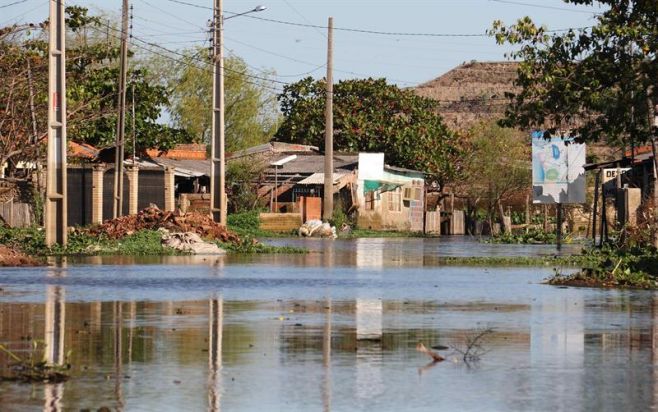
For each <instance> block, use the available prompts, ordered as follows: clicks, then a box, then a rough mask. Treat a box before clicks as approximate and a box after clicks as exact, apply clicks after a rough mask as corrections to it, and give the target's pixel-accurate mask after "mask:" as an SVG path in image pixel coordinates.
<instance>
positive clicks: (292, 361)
mask: <svg viewBox="0 0 658 412" xmlns="http://www.w3.org/2000/svg"><path fill="white" fill-rule="evenodd" d="M273 242H276V243H281V242H286V243H287V244H293V243H294V244H296V245H297V244H298V242H300V241H297V240H276V241H273ZM304 245H306V246H307V247H309V248H311V249H315V250H320V249H321V250H322V251H323V252H322V253H310V254H308V255H277V256H274V255H269V256H251V257H248V258H244V257H242V258H239V257H231V256H229V257H223V258H205V259H204V258H200V257H196V258H195V257H169V258H157V259H153V258H151V259H148V258H146V259H121V258H102V259H100V258H92V259H87V260H82V261H77V262H73V261H68V262H62V263H60V264H59V265H57V266H53V267H50V268H36V269H35V268H15V269H2V270H1V271H0V288H2V290H1V291H0V343H1V344H4V345H5V346H7V347H9V348H10V349H11V350H12V351H14V352H15V353H17V354H19V355H20V356H25V355H26V354H27V353H28V351H29V348H30V346H31V343H30V342H31V341H32V340H35V339H36V340H43V341H45V342H47V343H48V344H49V345H48V347H47V350H46V355H47V356H48V357H49V358H50V359H52V360H61V359H64V358H65V357H66V356H67V355H68V359H69V361H70V363H71V365H72V369H71V375H72V378H71V379H70V380H69V381H68V382H66V383H63V384H52V385H44V384H18V383H9V382H4V383H0V410H2V411H31V410H48V411H49V410H76V411H77V410H84V409H86V410H97V409H99V408H101V407H107V408H110V409H111V410H130V411H133V410H138V411H142V410H143V411H188V410H190V411H195V410H213V411H219V410H225V411H315V410H318V411H320V410H322V411H330V410H332V411H351V410H368V411H371V410H374V411H411V410H418V411H423V410H428V411H430V410H431V411H436V410H445V411H470V410H473V411H481V410H500V411H510V410H520V411H526V410H533V411H553V410H611V411H618V410H633V411H636V410H651V409H656V404H657V399H656V397H657V394H658V366H657V365H656V364H657V363H658V357H657V355H658V351H657V348H658V329H657V326H658V324H657V316H658V299H657V296H656V295H655V294H654V293H653V292H646V291H614V290H598V289H579V288H557V287H552V286H546V285H542V284H541V281H542V280H543V279H544V278H546V277H547V276H549V275H550V274H551V272H552V270H551V268H547V267H537V268H482V267H451V266H441V265H438V264H437V263H436V257H437V256H442V255H466V256H483V255H487V254H494V255H499V254H504V255H523V254H552V253H554V252H553V250H551V249H550V248H547V247H543V246H538V247H527V246H509V245H508V246H503V245H482V244H480V243H477V242H473V241H468V240H464V239H452V240H446V239H440V240H437V239H359V240H352V241H335V242H331V241H306V242H305V243H304ZM574 250H575V249H574ZM432 257H434V259H432ZM486 328H491V329H492V332H491V333H490V334H487V335H485V337H484V341H483V342H482V346H483V354H482V355H481V357H480V360H479V361H476V362H470V363H465V362H463V360H462V359H461V356H460V355H459V353H458V352H457V351H456V350H455V349H454V348H456V349H463V348H464V347H465V344H466V342H468V341H469V339H471V338H472V337H473V336H474V335H475V334H477V333H478V332H479V331H482V330H484V329H486ZM418 342H423V343H424V344H425V345H426V346H428V347H429V346H433V345H445V346H447V347H449V349H448V350H442V351H440V353H441V354H442V355H444V356H446V357H447V358H448V360H447V361H445V362H440V363H435V364H430V363H428V362H429V358H428V357H427V355H425V354H422V353H419V352H417V351H416V349H415V347H416V344H417V343H418ZM8 362H9V360H8V358H7V356H5V355H1V354H0V367H6V365H7V363H8Z"/></svg>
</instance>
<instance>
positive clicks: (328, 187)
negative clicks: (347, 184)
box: [322, 17, 334, 221]
mask: <svg viewBox="0 0 658 412" xmlns="http://www.w3.org/2000/svg"><path fill="white" fill-rule="evenodd" d="M327 30H328V33H327V101H326V105H325V112H324V116H325V126H324V202H323V203H324V207H323V211H322V218H323V220H325V221H326V220H330V219H331V218H332V217H333V214H334V213H333V212H334V174H333V171H334V107H333V103H334V81H333V60H334V44H333V43H334V42H333V38H334V18H333V17H329V24H328V25H327Z"/></svg>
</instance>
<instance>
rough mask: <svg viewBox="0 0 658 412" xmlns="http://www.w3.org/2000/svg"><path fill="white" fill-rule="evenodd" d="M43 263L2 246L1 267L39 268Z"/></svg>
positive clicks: (0, 253) (0, 251)
mask: <svg viewBox="0 0 658 412" xmlns="http://www.w3.org/2000/svg"><path fill="white" fill-rule="evenodd" d="M39 265H41V262H39V261H37V260H36V259H34V258H32V257H30V256H26V255H24V254H23V253H21V252H19V251H17V250H16V249H13V248H11V247H9V246H5V245H0V266H39Z"/></svg>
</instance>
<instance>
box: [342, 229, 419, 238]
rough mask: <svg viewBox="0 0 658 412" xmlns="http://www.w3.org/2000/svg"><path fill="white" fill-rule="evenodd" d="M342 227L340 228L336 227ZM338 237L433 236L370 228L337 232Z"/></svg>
mask: <svg viewBox="0 0 658 412" xmlns="http://www.w3.org/2000/svg"><path fill="white" fill-rule="evenodd" d="M336 229H340V228H338V227H337V228H336ZM337 233H338V237H339V238H341V239H356V238H378V237H386V238H392V237H431V236H426V235H423V233H422V232H397V231H382V230H370V229H352V231H351V232H349V233H341V232H340V231H338V232H337Z"/></svg>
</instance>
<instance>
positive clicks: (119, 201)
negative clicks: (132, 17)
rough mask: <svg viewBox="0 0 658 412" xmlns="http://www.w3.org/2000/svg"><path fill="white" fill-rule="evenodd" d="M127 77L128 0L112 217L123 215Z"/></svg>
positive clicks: (123, 19)
mask: <svg viewBox="0 0 658 412" xmlns="http://www.w3.org/2000/svg"><path fill="white" fill-rule="evenodd" d="M127 77H128V0H123V6H122V8H121V69H120V73H119V105H118V106H119V119H118V121H117V135H116V143H115V147H116V153H115V155H114V157H115V162H114V203H113V205H114V206H113V208H112V217H114V218H115V219H116V218H117V217H119V216H122V215H123V158H124V145H125V132H126V81H127Z"/></svg>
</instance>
